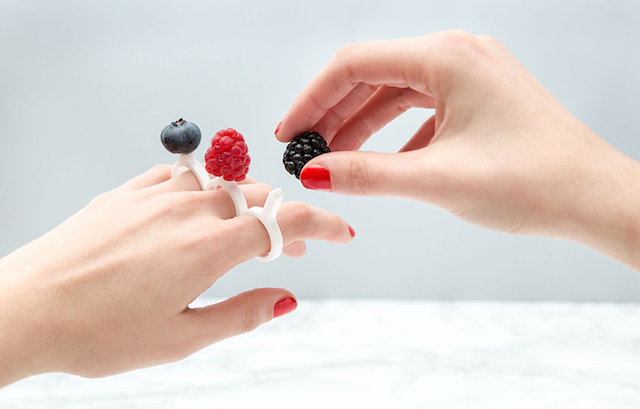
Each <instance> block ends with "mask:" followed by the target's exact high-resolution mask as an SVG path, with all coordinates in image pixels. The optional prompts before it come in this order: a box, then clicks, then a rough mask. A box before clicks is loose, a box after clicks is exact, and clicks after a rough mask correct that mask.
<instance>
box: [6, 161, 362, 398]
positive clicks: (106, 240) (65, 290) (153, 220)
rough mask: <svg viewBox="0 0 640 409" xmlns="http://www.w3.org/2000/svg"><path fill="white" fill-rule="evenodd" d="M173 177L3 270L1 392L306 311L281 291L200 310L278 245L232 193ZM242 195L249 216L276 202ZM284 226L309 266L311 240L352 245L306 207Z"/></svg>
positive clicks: (112, 200) (248, 185)
mask: <svg viewBox="0 0 640 409" xmlns="http://www.w3.org/2000/svg"><path fill="white" fill-rule="evenodd" d="M170 177H171V167H170V166H169V165H161V166H157V167H154V168H153V169H151V170H149V171H148V172H146V173H144V174H142V175H140V176H138V177H136V178H134V179H132V180H131V181H129V182H128V183H126V184H125V185H123V186H121V187H119V188H117V189H115V190H113V191H111V192H107V193H105V194H103V195H100V196H99V197H97V198H96V199H94V200H93V201H92V202H91V203H89V205H87V206H86V207H85V208H84V209H82V210H81V211H80V212H78V213H77V214H75V215H74V216H72V217H71V218H70V219H68V220H67V221H65V222H64V223H62V224H61V225H60V226H58V227H56V228H55V229H54V230H52V231H51V232H49V233H47V234H46V235H44V236H42V237H41V238H39V239H37V240H35V241H33V242H32V243H30V244H27V245H26V246H24V247H22V248H20V249H18V250H17V251H15V252H13V253H11V254H10V255H8V256H6V257H5V258H3V259H1V260H0V368H1V370H0V386H4V385H7V384H9V383H12V382H15V381H17V380H19V379H22V378H25V377H28V376H30V375H35V374H39V373H45V372H66V373H70V374H76V375H81V376H85V377H100V376H106V375H111V374H116V373H120V372H124V371H127V370H132V369H136V368H141V367H147V366H152V365H158V364H162V363H166V362H172V361H176V360H180V359H182V358H185V357H187V356H188V355H190V354H192V353H194V352H196V351H198V350H200V349H202V348H204V347H206V346H208V345H210V344H212V343H215V342H217V341H220V340H222V339H225V338H229V337H232V336H234V335H238V334H241V333H244V332H247V331H251V330H253V329H255V328H256V327H258V326H259V325H261V324H263V323H266V322H268V321H270V320H271V319H272V318H274V315H275V316H277V315H280V314H282V313H286V312H290V310H292V309H293V308H295V302H293V304H292V302H291V299H292V298H293V299H294V296H293V295H292V294H291V293H290V292H289V291H287V290H284V289H279V288H261V289H255V290H251V291H248V292H245V293H242V294H240V295H238V296H236V297H233V298H230V299H228V300H226V301H223V302H221V303H218V304H215V305H210V306H207V307H203V308H189V304H190V303H191V302H192V301H193V300H194V299H195V298H196V297H198V295H200V294H201V293H202V292H203V291H204V290H206V289H207V288H209V287H210V286H211V285H213V284H214V283H215V281H216V279H218V278H219V277H221V276H222V275H224V274H225V273H226V272H227V271H229V270H230V269H231V268H233V267H234V266H236V265H237V264H240V263H242V262H244V261H247V260H249V259H252V258H254V257H256V256H260V255H262V254H264V253H266V252H268V251H269V249H270V241H269V236H268V234H267V232H266V230H265V229H264V227H263V226H262V224H261V223H260V222H259V221H258V220H257V219H256V218H254V217H252V216H240V217H235V209H234V206H233V202H232V201H231V198H230V197H229V195H228V194H227V193H226V192H224V191H223V190H220V189H219V190H215V191H206V192H203V191H199V184H198V182H197V181H196V179H195V178H194V177H193V175H192V174H191V173H190V172H186V173H182V174H180V175H178V176H177V177H176V178H173V179H171V178H170ZM241 189H242V190H243V192H244V194H245V196H246V197H247V202H248V205H249V206H261V205H263V204H264V201H265V199H266V197H267V194H268V193H269V191H270V187H269V186H267V185H264V184H258V183H255V182H254V181H253V180H251V179H248V180H247V181H245V182H244V183H243V184H242V185H241ZM277 218H278V223H279V224H280V227H281V230H282V234H283V238H284V241H285V244H286V245H287V246H286V247H285V252H286V253H287V254H288V255H290V256H294V257H299V256H302V255H303V254H304V252H305V244H304V240H305V239H313V240H329V241H332V242H335V243H346V242H349V241H351V239H352V236H351V234H350V231H349V225H348V224H347V223H346V222H345V221H344V220H342V219H341V218H339V217H338V216H336V215H334V214H332V213H329V212H327V211H324V210H321V209H317V208H314V207H311V206H308V205H306V204H303V203H299V202H284V203H283V204H282V207H281V208H280V211H279V212H278V216H277ZM256 268H258V265H256ZM286 299H289V300H286ZM281 300H285V304H284V305H285V306H286V307H287V308H285V310H284V311H282V310H277V308H276V307H275V306H276V304H277V303H278V302H279V301H281ZM281 305H282V304H281Z"/></svg>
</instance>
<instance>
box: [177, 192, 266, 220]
mask: <svg viewBox="0 0 640 409" xmlns="http://www.w3.org/2000/svg"><path fill="white" fill-rule="evenodd" d="M239 186H240V190H242V193H243V195H244V197H245V199H246V200H247V207H252V206H263V205H264V202H265V201H266V200H267V196H268V195H269V192H271V190H272V189H271V186H269V185H267V184H265V183H252V184H246V185H239ZM170 194H172V195H176V196H175V197H176V199H175V201H176V202H178V201H179V200H183V201H185V202H187V203H190V204H192V205H193V206H194V210H195V209H198V210H199V211H202V212H205V213H207V214H213V215H214V216H215V217H217V218H219V219H231V218H233V217H235V216H236V207H235V204H234V203H233V200H232V199H231V196H230V195H229V194H228V193H227V191H226V190H225V189H220V188H218V189H213V190H208V191H205V192H202V191H185V192H172V193H170ZM178 198H179V200H178Z"/></svg>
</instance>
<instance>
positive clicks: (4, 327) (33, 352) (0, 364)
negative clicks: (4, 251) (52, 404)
mask: <svg viewBox="0 0 640 409" xmlns="http://www.w3.org/2000/svg"><path fill="white" fill-rule="evenodd" d="M13 255H14V254H12V255H9V256H7V257H5V258H4V259H0V368H1V370H0V388H2V387H4V386H6V385H9V384H11V383H14V382H16V381H18V380H20V379H23V378H27V377H29V376H32V375H37V374H40V373H44V372H47V370H46V363H45V361H46V360H45V359H44V358H43V357H44V353H45V351H46V348H45V345H38V343H40V342H42V343H46V342H47V335H46V333H45V328H46V326H45V325H39V324H38V323H37V322H36V321H37V320H38V317H39V316H41V315H42V314H43V311H34V310H36V309H37V307H36V305H37V303H36V302H34V300H33V299H32V298H30V297H29V296H27V294H33V293H34V291H25V290H26V289H27V286H26V285H25V283H26V282H28V280H26V279H25V277H27V275H28V274H27V273H26V271H21V270H19V269H17V268H16V265H15V263H12V260H10V259H12V256H13ZM13 258H14V259H15V257H13ZM34 287H35V286H34ZM42 323H43V324H44V323H46V320H42Z"/></svg>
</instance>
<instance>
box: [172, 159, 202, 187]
mask: <svg viewBox="0 0 640 409" xmlns="http://www.w3.org/2000/svg"><path fill="white" fill-rule="evenodd" d="M181 167H185V168H187V169H189V170H190V171H191V173H193V174H194V176H195V177H196V179H198V183H200V189H202V190H205V187H206V185H207V183H208V182H209V180H210V179H209V174H208V173H207V171H206V170H204V167H203V166H202V164H201V163H200V162H198V160H197V159H196V158H195V156H194V155H193V153H181V154H180V157H179V158H178V161H177V162H176V163H175V165H173V169H171V177H172V178H173V177H176V175H177V174H178V169H179V168H181Z"/></svg>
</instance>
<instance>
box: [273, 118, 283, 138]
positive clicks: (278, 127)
mask: <svg viewBox="0 0 640 409" xmlns="http://www.w3.org/2000/svg"><path fill="white" fill-rule="evenodd" d="M280 125H282V121H280V122H279V123H278V126H276V131H275V132H274V134H276V135H278V131H279V130H280Z"/></svg>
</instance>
